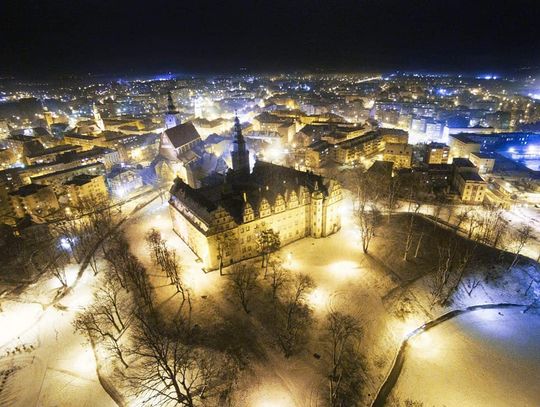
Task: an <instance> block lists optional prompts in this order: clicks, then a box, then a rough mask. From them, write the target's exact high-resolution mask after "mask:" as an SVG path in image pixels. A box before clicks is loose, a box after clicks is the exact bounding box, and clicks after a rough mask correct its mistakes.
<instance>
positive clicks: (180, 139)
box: [165, 122, 201, 148]
mask: <svg viewBox="0 0 540 407" xmlns="http://www.w3.org/2000/svg"><path fill="white" fill-rule="evenodd" d="M165 135H166V136H167V137H168V138H169V140H170V141H171V143H172V145H173V146H174V148H179V147H182V146H184V145H186V144H189V143H191V142H193V141H196V140H200V139H201V136H200V135H199V133H198V132H197V129H196V128H195V126H194V125H193V123H191V122H186V123H182V124H179V125H178V126H174V127H171V128H170V129H167V130H165Z"/></svg>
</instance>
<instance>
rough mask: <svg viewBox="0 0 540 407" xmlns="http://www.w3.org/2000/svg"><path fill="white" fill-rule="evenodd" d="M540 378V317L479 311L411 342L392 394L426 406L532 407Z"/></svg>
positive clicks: (508, 311)
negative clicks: (420, 402)
mask: <svg viewBox="0 0 540 407" xmlns="http://www.w3.org/2000/svg"><path fill="white" fill-rule="evenodd" d="M539 377H540V316H539V315H538V314H532V313H526V314H523V313H522V312H521V310H519V309H502V310H479V311H474V312H471V313H468V314H464V315H461V316H458V317H456V318H454V319H452V320H450V321H447V322H444V323H442V324H441V325H439V326H437V327H434V328H433V329H431V330H429V331H428V332H425V333H422V334H420V335H419V336H418V337H416V338H414V339H413V340H411V346H410V348H409V350H408V351H407V354H406V360H405V363H404V365H403V370H402V372H401V375H400V377H399V379H398V382H397V384H396V386H395V387H394V392H393V394H394V395H397V396H398V397H399V398H400V399H401V401H404V400H406V399H411V400H418V401H422V402H424V404H425V405H426V406H437V407H438V406H447V407H468V406H471V407H481V406H486V407H487V406H489V407H508V406H531V407H533V406H538V405H540V386H539V385H538V378H539Z"/></svg>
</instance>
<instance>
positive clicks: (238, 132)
mask: <svg viewBox="0 0 540 407" xmlns="http://www.w3.org/2000/svg"><path fill="white" fill-rule="evenodd" d="M231 157H232V171H233V174H234V175H240V176H248V175H249V150H248V149H247V147H246V141H245V140H244V136H243V135H242V127H241V126H240V120H238V116H236V117H235V118H234V140H233V148H232V151H231Z"/></svg>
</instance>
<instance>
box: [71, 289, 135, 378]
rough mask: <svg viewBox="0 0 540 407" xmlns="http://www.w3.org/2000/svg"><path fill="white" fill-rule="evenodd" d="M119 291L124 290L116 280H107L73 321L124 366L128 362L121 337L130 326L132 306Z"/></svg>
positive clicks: (79, 329)
mask: <svg viewBox="0 0 540 407" xmlns="http://www.w3.org/2000/svg"><path fill="white" fill-rule="evenodd" d="M121 291H123V290H122V288H121V286H120V284H119V283H118V281H117V280H115V279H108V280H106V281H105V284H104V285H103V287H101V288H100V289H99V290H98V291H97V293H96V294H95V295H94V303H93V304H92V305H91V306H90V307H88V308H87V309H86V311H85V312H84V313H82V314H80V315H79V316H78V317H77V319H76V320H75V321H74V327H75V329H76V330H78V331H81V332H85V333H86V334H88V335H92V337H93V338H94V340H98V341H99V342H101V343H104V344H105V346H106V348H107V349H109V350H110V351H112V352H113V353H114V354H115V355H116V356H117V357H118V359H119V360H120V362H121V363H122V364H123V365H124V366H125V367H126V368H127V367H128V363H127V361H126V359H125V356H124V350H123V346H122V344H121V343H120V340H121V338H122V336H123V335H124V333H125V331H126V329H127V327H128V326H129V322H130V319H131V318H130V317H131V314H132V307H131V304H130V301H129V299H128V298H126V296H122V294H121Z"/></svg>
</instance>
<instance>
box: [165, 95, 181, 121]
mask: <svg viewBox="0 0 540 407" xmlns="http://www.w3.org/2000/svg"><path fill="white" fill-rule="evenodd" d="M179 124H180V119H179V118H178V110H176V106H175V105H174V102H173V98H172V93H171V91H169V92H168V93H167V112H166V113H165V128H166V129H170V128H171V127H175V126H178V125H179Z"/></svg>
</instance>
